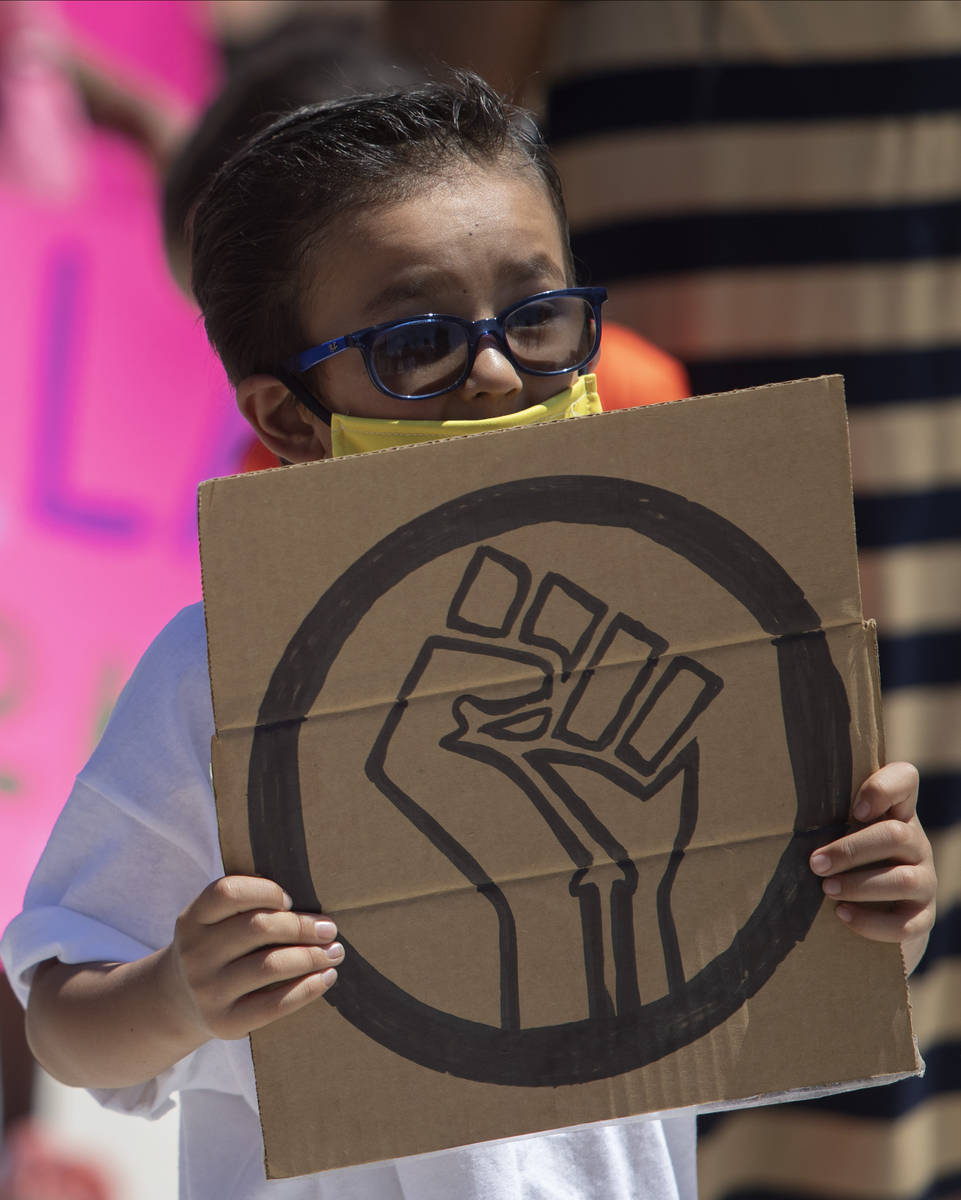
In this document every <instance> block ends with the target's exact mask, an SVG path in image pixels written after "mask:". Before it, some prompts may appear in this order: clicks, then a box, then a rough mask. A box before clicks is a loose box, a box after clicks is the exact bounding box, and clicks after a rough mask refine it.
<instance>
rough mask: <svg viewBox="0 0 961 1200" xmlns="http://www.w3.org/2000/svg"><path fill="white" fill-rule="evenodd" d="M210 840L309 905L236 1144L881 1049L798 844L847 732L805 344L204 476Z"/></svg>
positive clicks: (851, 745)
mask: <svg viewBox="0 0 961 1200" xmlns="http://www.w3.org/2000/svg"><path fill="white" fill-rule="evenodd" d="M200 533H201V552H202V561H203V573H204V597H205V606H206V616H207V626H208V647H209V656H210V670H211V685H212V694H213V700H214V711H215V721H216V729H217V733H216V736H215V738H214V744H213V747H212V755H213V776H214V785H215V791H216V797H217V807H218V817H219V822H220V831H221V845H222V850H223V856H224V865H225V868H226V870H227V871H228V872H240V873H249V872H253V873H257V874H262V875H266V876H268V877H270V878H273V879H276V880H277V881H278V882H279V883H281V884H282V885H283V886H284V887H285V888H286V890H287V891H288V892H289V893H290V895H291V896H292V897H293V898H294V901H295V906H296V907H297V908H298V909H300V910H304V911H311V912H315V911H324V912H328V913H330V914H331V915H332V916H333V917H334V918H335V919H336V920H337V922H338V928H339V931H340V936H341V940H342V941H343V942H344V944H345V946H346V947H347V956H346V959H345V962H344V964H343V966H342V968H341V970H340V978H339V980H338V983H337V984H336V986H335V987H334V988H333V989H332V990H331V991H330V992H329V993H328V995H327V997H325V999H324V1000H322V1001H319V1002H317V1003H315V1004H313V1005H312V1006H309V1007H308V1008H306V1009H304V1010H302V1011H301V1012H298V1013H296V1014H293V1015H292V1016H290V1017H287V1018H285V1019H283V1020H282V1021H279V1022H276V1023H275V1024H273V1025H271V1026H268V1027H267V1028H265V1029H262V1030H260V1031H258V1032H256V1033H255V1034H254V1035H253V1036H252V1046H253V1055H254V1063H255V1070H256V1075H257V1087H258V1095H259V1100H260V1107H261V1121H262V1126H263V1132H264V1144H265V1154H266V1162H267V1170H268V1174H269V1175H271V1176H273V1177H284V1176H290V1175H298V1174H305V1173H308V1172H314V1171H322V1170H326V1169H330V1168H335V1167H342V1166H347V1165H351V1164H355V1163H362V1162H370V1161H374V1160H378V1159H384V1158H394V1157H400V1156H403V1155H407V1154H420V1153H428V1152H433V1151H437V1150H442V1149H445V1148H448V1147H451V1146H457V1145H463V1144H465V1143H469V1142H474V1141H479V1140H487V1139H491V1138H500V1137H509V1136H518V1135H526V1134H531V1133H536V1132H538V1131H541V1130H546V1129H553V1128H557V1127H559V1126H566V1125H575V1124H584V1123H589V1122H592V1121H599V1120H611V1119H619V1118H630V1117H642V1116H643V1115H644V1114H650V1113H654V1112H663V1111H667V1110H673V1109H677V1108H680V1107H685V1106H690V1105H699V1106H701V1107H703V1108H710V1107H718V1106H731V1105H737V1104H753V1103H759V1102H766V1101H771V1100H774V1099H782V1098H784V1097H786V1096H806V1095H811V1094H820V1093H823V1092H824V1091H830V1090H839V1089H842V1088H848V1087H852V1086H861V1085H864V1084H865V1083H877V1082H882V1081H888V1080H891V1079H895V1078H899V1077H902V1076H904V1075H908V1074H913V1073H916V1072H917V1071H918V1070H919V1069H920V1062H919V1059H918V1056H917V1051H916V1047H915V1043H914V1039H913V1037H912V1032H911V1024H910V1010H909V1005H908V998H907V988H906V983H905V979H904V972H903V966H902V963H901V959H900V954H899V951H898V948H897V947H892V946H886V945H879V944H876V943H870V942H867V941H865V940H864V939H861V938H858V937H857V936H855V935H854V934H852V933H851V931H850V930H848V929H846V928H845V927H844V926H843V925H842V924H841V922H839V921H838V920H837V919H836V917H835V916H834V914H833V912H832V908H833V906H832V905H831V904H830V903H827V902H826V901H825V900H824V897H823V895H822V892H821V887H820V883H819V881H818V880H817V879H816V878H815V877H814V876H813V875H812V874H811V872H810V870H809V869H808V866H807V860H808V856H809V855H810V853H811V851H812V850H813V849H814V848H815V847H816V846H817V845H819V844H822V843H823V842H824V841H826V840H829V839H830V838H832V837H834V836H836V835H837V834H838V833H839V832H840V831H841V830H842V829H843V828H844V826H845V823H846V822H847V820H848V814H849V808H850V803H851V798H852V796H853V794H854V791H855V790H856V788H857V786H858V785H859V784H860V782H861V781H862V780H863V779H864V778H865V776H866V775H867V774H868V773H869V772H870V771H871V770H872V769H873V768H874V767H875V766H876V765H877V763H878V762H879V761H880V760H881V758H882V756H883V747H882V731H881V726H880V715H879V714H880V708H879V701H878V683H877V663H876V644H875V636H874V630H873V626H872V625H871V624H870V623H867V622H865V621H864V620H863V617H862V613H861V600H860V590H859V584H858V574H857V560H856V552H855V539H854V526H853V516H852V503H851V480H850V468H849V460H848V444H847V424H846V416H845V410H844V400H843V388H842V384H841V380H840V379H838V378H837V377H828V378H821V379H813V380H801V381H797V382H794V383H788V384H777V385H772V386H770V387H767V388H756V389H751V390H748V391H742V392H733V393H728V394H725V395H719V396H708V397H699V398H695V399H692V400H688V401H681V402H678V403H675V404H670V405H659V406H654V407H650V408H644V409H637V410H629V411H624V412H617V413H607V414H603V415H600V416H596V417H585V418H582V419H579V420H571V421H563V422H557V423H555V424H552V425H547V426H539V427H534V428H527V429H520V430H511V431H507V432H504V433H495V434H484V435H479V436H476V437H467V438H458V439H454V440H451V441H445V442H442V443H436V444H433V445H425V446H414V447H409V448H404V449H400V450H397V451H396V452H391V453H383V454H370V455H359V456H355V457H352V458H348V459H343V460H335V461H329V462H322V463H316V464H310V465H306V466H299V467H290V468H286V469H284V470H283V471H273V472H268V473H265V474H263V475H262V476H244V477H235V478H229V479H219V480H213V481H210V482H208V483H205V484H203V485H202V487H201V490H200Z"/></svg>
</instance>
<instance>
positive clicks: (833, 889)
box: [821, 879, 841, 896]
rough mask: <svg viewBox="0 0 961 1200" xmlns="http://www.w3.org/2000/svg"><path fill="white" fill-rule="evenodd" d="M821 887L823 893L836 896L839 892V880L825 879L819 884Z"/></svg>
mask: <svg viewBox="0 0 961 1200" xmlns="http://www.w3.org/2000/svg"><path fill="white" fill-rule="evenodd" d="M821 887H822V888H823V889H824V891H825V892H826V893H827V895H829V896H836V895H837V894H838V892H839V891H840V890H841V880H840V879H825V881H824V882H823V883H822V884H821Z"/></svg>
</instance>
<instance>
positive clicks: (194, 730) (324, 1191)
mask: <svg viewBox="0 0 961 1200" xmlns="http://www.w3.org/2000/svg"><path fill="white" fill-rule="evenodd" d="M212 735H213V713H212V710H211V704H210V688H209V683H208V679H207V651H206V641H205V631H204V621H203V610H202V608H201V606H200V605H199V604H198V605H193V606H192V607H190V608H186V609H184V610H183V611H182V612H181V613H180V614H179V615H178V616H177V617H175V618H174V620H173V621H171V623H170V624H169V625H168V626H167V627H166V629H164V630H163V632H162V633H161V634H160V635H159V637H158V638H157V639H156V640H155V641H154V643H153V645H152V646H151V647H150V648H149V649H148V651H147V653H146V654H145V655H144V657H143V659H142V660H141V662H140V664H139V665H138V667H137V669H136V671H135V672H134V674H133V676H132V677H131V679H130V682H129V683H128V684H127V686H126V688H125V689H124V691H123V693H122V695H121V697H120V699H119V701H118V702H117V706H116V708H115V710H114V713H113V715H112V717H111V719H110V722H109V724H108V726H107V729H106V731H105V733H104V736H103V738H102V740H101V742H100V745H99V746H98V747H97V749H96V750H95V751H94V754H93V757H92V758H91V759H90V761H89V763H88V764H87V765H86V767H85V768H84V769H83V771H82V772H81V774H80V776H79V777H78V779H77V782H76V785H75V786H74V789H73V791H72V793H71V795H70V798H69V800H68V802H67V804H66V806H65V808H64V810H63V813H62V815H61V816H60V819H59V820H58V822H57V824H56V826H55V828H54V830H53V833H52V834H51V837H50V841H49V843H48V844H47V847H46V850H45V851H44V853H43V856H42V857H41V859H40V862H39V864H38V866H37V869H36V871H35V872H34V875H33V878H32V880H31V882H30V886H29V888H28V889H27V895H26V900H25V904H24V911H23V912H22V913H21V914H20V916H18V917H17V918H16V919H15V920H14V921H13V922H12V923H11V924H10V926H9V927H8V929H7V931H6V933H5V935H4V938H3V942H2V945H0V955H2V958H3V962H4V965H5V967H6V969H7V972H8V974H9V976H10V981H11V983H12V985H13V987H14V990H15V991H16V992H17V994H18V996H19V997H20V999H21V1000H22V1001H24V1003H25V1002H26V998H27V994H28V992H29V988H30V980H31V977H32V974H33V970H34V968H35V967H36V966H37V964H38V963H41V962H43V961H44V960H46V959H48V958H59V959H60V960H61V961H63V962H66V963H79V962H98V961H109V962H117V961H133V960H135V959H138V958H142V957H143V956H144V955H146V954H149V953H150V952H152V951H153V950H157V949H159V948H160V947H162V946H165V945H167V944H168V943H169V942H170V939H171V937H172V935H173V926H174V921H175V920H176V918H177V916H178V915H179V913H180V912H181V911H182V910H183V909H184V908H186V907H187V905H188V904H190V903H191V901H192V900H194V899H195V898H196V896H197V895H198V894H199V893H200V892H201V891H202V890H203V889H204V888H205V887H206V886H207V884H209V883H210V882H212V881H213V880H214V879H217V878H219V877H220V876H221V875H223V863H222V860H221V856H220V846H219V841H218V836H217V819H216V809H215V807H214V799H213V792H212V789H211V785H210V739H211V736H212ZM173 1093H179V1096H178V1099H179V1104H180V1113H181V1117H180V1126H181V1152H180V1156H181V1162H180V1176H181V1188H180V1194H181V1196H182V1197H183V1198H184V1200H218V1198H219V1197H224V1198H227V1197H229V1200H254V1198H259V1197H267V1198H272V1197H276V1198H277V1200H695V1197H696V1192H697V1188H696V1179H695V1176H696V1167H695V1128H694V1116H693V1114H692V1113H685V1114H683V1115H680V1116H676V1117H672V1118H671V1119H669V1120H664V1121H658V1120H643V1119H639V1120H634V1121H630V1122H616V1123H612V1124H598V1125H592V1126H584V1127H580V1128H578V1129H576V1130H559V1131H557V1132H555V1133H549V1134H539V1135H534V1136H530V1137H524V1138H512V1139H507V1140H505V1141H498V1142H485V1143H482V1144H479V1145H475V1146H466V1147H463V1148H460V1149H456V1150H447V1151H443V1152H439V1153H435V1154H429V1155H420V1156H416V1157H411V1158H405V1159H397V1160H394V1161H392V1162H382V1163H373V1164H370V1165H369V1166H361V1167H351V1168H346V1169H343V1170H337V1171H329V1172H326V1173H323V1174H320V1175H312V1176H306V1177H302V1178H298V1179H291V1180H271V1181H269V1182H268V1181H267V1180H266V1179H265V1175H264V1165H263V1144H262V1140H261V1134H260V1120H259V1116H258V1111H257V1097H256V1090H255V1086H254V1072H253V1065H252V1062H251V1057H250V1045H249V1042H248V1041H247V1039H242V1040H240V1041H230V1042H226V1041H210V1042H207V1043H206V1044H205V1045H204V1046H202V1047H201V1048H200V1049H199V1050H196V1051H195V1052H194V1053H193V1054H190V1055H188V1056H187V1057H186V1058H184V1059H182V1060H181V1061H180V1062H178V1063H176V1064H175V1065H174V1066H173V1067H171V1068H170V1069H169V1070H167V1071H164V1072H163V1073H162V1074H161V1075H159V1076H157V1077H156V1078H155V1079H152V1080H150V1081H149V1082H148V1083H145V1084H143V1085H142V1086H137V1087H127V1088H117V1089H110V1090H98V1091H94V1092H93V1094H94V1095H95V1096H96V1098H97V1099H98V1100H99V1101H100V1102H101V1103H102V1104H104V1105H106V1106H107V1107H109V1108H112V1109H116V1110H120V1111H125V1112H131V1113H139V1114H141V1115H144V1116H148V1117H153V1116H160V1115H161V1114H162V1113H164V1112H166V1111H167V1110H168V1109H169V1108H170V1107H171V1106H172V1104H173V1103H174V1101H173V1099H172V1095H173ZM318 1136H323V1114H320V1115H319V1117H318Z"/></svg>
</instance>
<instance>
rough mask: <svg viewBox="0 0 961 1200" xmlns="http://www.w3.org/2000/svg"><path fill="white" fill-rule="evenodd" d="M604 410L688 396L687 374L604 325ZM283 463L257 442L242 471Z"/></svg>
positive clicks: (627, 332) (598, 368)
mask: <svg viewBox="0 0 961 1200" xmlns="http://www.w3.org/2000/svg"><path fill="white" fill-rule="evenodd" d="M591 369H592V370H593V371H594V373H595V374H596V375H597V392H598V395H599V396H600V398H601V404H603V406H604V409H605V410H606V411H608V412H610V411H611V410H612V409H615V408H638V407H640V405H642V404H662V403H664V401H666V400H681V399H683V398H684V397H685V396H689V395H690V394H691V392H690V386H689V384H688V380H687V372H686V371H685V370H684V368H683V366H682V365H681V364H680V363H679V362H678V361H677V359H676V358H672V357H671V355H670V354H667V353H665V351H663V350H659V349H658V348H657V346H655V345H652V343H651V342H649V341H647V340H646V339H645V338H642V337H641V335H640V334H638V333H635V332H634V331H633V329H628V327H627V326H626V325H619V324H618V323H617V322H616V321H605V322H604V336H603V340H602V342H601V353H600V356H599V357H598V359H597V360H596V361H595V363H594V366H593V367H592V368H591ZM279 465H280V463H279V461H278V459H277V456H276V454H272V453H271V452H270V451H269V450H268V449H267V447H266V446H264V445H262V444H261V443H260V442H259V441H257V440H256V439H254V442H253V444H252V445H251V446H250V447H248V449H247V451H246V453H245V454H244V457H243V462H242V463H241V467H240V469H241V470H242V471H262V470H264V469H265V468H267V467H276V466H279Z"/></svg>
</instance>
